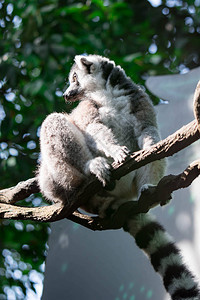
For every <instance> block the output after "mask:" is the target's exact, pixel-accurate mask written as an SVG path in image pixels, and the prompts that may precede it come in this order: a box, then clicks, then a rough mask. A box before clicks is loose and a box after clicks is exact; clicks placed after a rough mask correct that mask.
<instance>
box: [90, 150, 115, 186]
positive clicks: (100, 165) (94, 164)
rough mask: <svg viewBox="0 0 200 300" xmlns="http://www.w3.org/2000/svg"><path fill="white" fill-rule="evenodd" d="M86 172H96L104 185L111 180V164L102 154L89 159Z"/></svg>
mask: <svg viewBox="0 0 200 300" xmlns="http://www.w3.org/2000/svg"><path fill="white" fill-rule="evenodd" d="M85 172H86V174H90V173H92V174H94V175H95V176H96V177H97V178H98V180H99V181H101V182H102V184H103V186H105V185H106V183H107V182H109V180H110V165H109V164H108V162H107V160H106V158H104V157H101V156H99V157H95V158H93V159H91V160H89V161H88V162H87V164H86V167H85Z"/></svg>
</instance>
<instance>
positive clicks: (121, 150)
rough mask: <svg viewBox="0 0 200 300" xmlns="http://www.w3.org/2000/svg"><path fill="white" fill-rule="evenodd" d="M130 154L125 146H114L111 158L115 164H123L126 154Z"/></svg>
mask: <svg viewBox="0 0 200 300" xmlns="http://www.w3.org/2000/svg"><path fill="white" fill-rule="evenodd" d="M129 153H130V151H129V149H128V148H127V147H126V146H115V149H114V151H113V155H112V157H113V158H114V162H115V163H121V162H123V161H124V160H125V159H126V157H127V156H128V154H129Z"/></svg>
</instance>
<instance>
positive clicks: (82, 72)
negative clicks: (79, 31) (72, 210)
mask: <svg viewBox="0 0 200 300" xmlns="http://www.w3.org/2000/svg"><path fill="white" fill-rule="evenodd" d="M69 81H70V86H69V88H68V89H67V90H66V91H65V93H64V98H65V100H66V101H76V100H80V103H79V104H78V106H77V107H76V108H75V109H74V110H73V111H72V113H71V114H66V113H63V114H62V113H52V114H50V115H49V116H48V117H47V118H46V119H45V121H44V122H43V124H42V127H41V133H40V144H41V154H42V155H41V156H42V159H41V164H40V167H39V174H38V179H39V184H40V189H41V191H42V193H43V195H44V196H45V197H46V198H47V199H49V200H50V201H52V202H54V203H56V202H60V201H70V197H71V195H72V194H73V193H76V191H77V190H78V189H79V188H80V185H81V184H82V183H83V182H84V181H85V179H86V178H88V176H91V174H94V175H96V177H97V178H98V179H99V180H100V181H101V182H102V184H103V186H104V187H105V188H104V191H103V192H101V193H100V194H97V195H95V196H94V197H93V198H92V199H89V200H88V202H87V203H86V204H85V206H84V209H85V210H87V211H89V212H91V213H97V214H99V215H100V216H102V217H104V216H109V215H110V214H111V213H113V212H114V210H115V209H116V208H117V207H118V206H119V205H120V204H121V203H123V202H126V201H129V200H131V199H133V198H136V197H138V194H139V193H140V192H141V190H142V189H143V188H144V187H145V188H146V185H147V184H156V183H157V182H158V180H159V179H160V178H161V177H162V175H163V171H164V163H163V161H156V162H153V163H150V164H148V165H146V166H144V167H142V168H140V169H138V170H136V171H133V172H131V173H130V174H128V175H126V176H124V177H122V178H121V179H120V180H119V181H117V182H116V184H115V186H113V188H111V186H109V185H108V187H109V188H108V187H107V186H106V183H107V182H109V179H110V162H112V161H113V160H114V161H118V162H121V161H123V160H124V159H125V157H126V156H127V154H128V152H129V151H131V152H133V151H137V150H139V149H147V148H148V147H150V146H151V145H153V144H155V143H156V142H158V141H159V139H160V137H159V132H158V128H157V122H156V116H155V111H154V108H153V105H152V103H151V101H150V99H149V97H148V96H147V94H146V93H145V92H144V91H143V89H141V88H140V87H139V86H138V85H136V84H135V83H133V82H132V81H131V79H130V78H129V77H127V76H126V74H125V72H124V70H123V69H122V68H121V67H119V66H116V65H115V63H114V62H113V61H110V60H108V59H107V58H104V57H101V56H97V55H89V56H82V55H78V56H76V57H75V63H74V65H73V66H72V68H71V71H70V75H69ZM124 227H125V228H124V229H125V230H126V231H128V232H129V233H130V234H131V235H132V236H133V237H134V238H135V240H136V243H137V245H138V246H139V247H140V248H141V249H143V250H144V251H145V252H146V254H147V255H148V256H149V258H150V260H151V263H152V265H153V267H154V269H155V270H156V271H158V272H159V273H160V275H161V276H162V278H163V282H164V286H165V288H166V290H167V291H168V292H169V293H170V295H171V298H172V299H174V300H175V299H188V300H189V299H190V300H191V299H193V300H194V299H196V300H197V299H200V296H199V289H198V286H197V284H196V283H195V280H194V278H193V276H192V274H191V273H190V271H188V269H187V267H186V266H185V265H184V264H183V261H182V258H181V256H180V254H179V251H178V249H177V248H176V246H175V245H174V243H173V242H172V240H171V238H170V237H169V236H168V235H167V233H166V232H165V231H164V229H163V228H162V226H161V225H160V224H158V223H157V222H156V221H155V220H154V219H153V218H152V217H151V216H150V215H149V214H140V215H138V216H134V217H132V218H130V219H129V220H127V223H126V225H125V226H124Z"/></svg>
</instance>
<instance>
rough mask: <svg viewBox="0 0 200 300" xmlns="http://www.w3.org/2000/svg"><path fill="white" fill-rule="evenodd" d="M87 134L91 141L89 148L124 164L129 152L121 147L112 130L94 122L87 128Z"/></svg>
mask: <svg viewBox="0 0 200 300" xmlns="http://www.w3.org/2000/svg"><path fill="white" fill-rule="evenodd" d="M86 134H87V135H88V139H90V145H89V147H91V148H93V150H95V151H98V152H101V153H103V155H104V156H106V157H111V158H113V159H114V161H116V162H122V161H123V160H124V159H125V158H126V156H127V154H128V153H129V150H128V148H127V147H125V146H121V145H120V144H119V142H118V141H117V139H116V138H115V137H114V135H113V133H112V130H111V129H110V128H108V127H107V126H105V125H104V124H102V123H98V122H93V123H91V124H89V125H88V126H87V129H86Z"/></svg>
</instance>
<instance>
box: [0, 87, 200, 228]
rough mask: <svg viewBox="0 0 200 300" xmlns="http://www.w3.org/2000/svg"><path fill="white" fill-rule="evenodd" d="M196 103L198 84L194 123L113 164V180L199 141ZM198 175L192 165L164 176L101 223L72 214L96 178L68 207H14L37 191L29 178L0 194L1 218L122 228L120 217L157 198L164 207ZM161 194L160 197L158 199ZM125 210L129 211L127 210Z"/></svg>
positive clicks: (95, 186) (91, 190) (144, 208)
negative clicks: (113, 215) (155, 184)
mask: <svg viewBox="0 0 200 300" xmlns="http://www.w3.org/2000/svg"><path fill="white" fill-rule="evenodd" d="M199 102H200V84H198V85H197V88H196V90H195V96H194V104H195V106H194V107H195V108H194V111H195V117H196V118H197V121H196V120H194V121H192V122H191V123H189V124H187V125H185V126H183V127H182V128H181V129H179V130H178V131H176V132H175V133H174V134H172V135H170V136H169V137H167V138H166V139H164V140H162V141H160V142H159V143H157V144H155V145H153V146H152V147H151V148H150V149H148V150H141V151H137V152H134V153H132V154H131V155H130V156H129V157H128V158H127V159H126V161H125V162H123V163H121V164H117V163H113V165H112V167H113V170H112V178H113V179H119V178H121V177H122V176H125V175H126V174H128V173H129V172H131V171H133V170H136V169H138V168H140V167H142V166H144V165H146V164H148V163H150V162H153V161H155V160H159V159H162V158H164V157H168V156H171V155H173V154H174V153H177V152H178V151H180V150H182V149H184V148H186V147H187V146H189V145H190V144H192V143H193V142H195V141H196V140H198V139H199V138H200V132H199V130H198V126H199V125H198V122H199V120H200V117H199V115H200V114H199V107H200V104H199ZM198 175H199V162H194V163H193V164H191V165H190V166H189V167H188V168H187V169H186V170H185V171H184V172H183V173H181V174H179V175H169V176H165V177H164V178H163V179H161V181H160V182H159V184H158V185H157V187H154V188H153V189H149V190H148V191H147V193H148V195H147V194H146V195H145V194H142V195H141V197H140V199H139V200H138V201H137V202H135V201H131V202H130V203H129V202H128V203H127V204H126V205H127V206H126V205H125V204H123V205H122V206H121V207H120V208H119V209H118V211H117V213H116V214H115V217H114V219H113V218H112V220H106V219H105V220H100V219H99V218H91V217H88V216H86V215H81V214H80V213H78V212H75V211H76V210H77V208H78V207H80V206H81V205H83V204H84V203H85V202H86V201H87V200H88V199H89V198H90V197H92V196H93V195H94V194H95V193H97V192H98V191H99V190H101V189H102V186H101V183H100V182H99V181H98V180H97V179H94V180H91V181H90V182H88V183H86V184H85V185H84V187H82V188H81V189H80V190H79V192H78V194H77V195H76V196H75V197H73V198H72V199H71V203H70V204H68V202H67V201H66V203H65V204H60V205H58V204H52V205H50V206H43V207H37V208H30V207H21V206H16V205H13V203H15V202H17V201H19V200H22V199H25V198H26V197H28V196H29V195H31V194H32V193H38V192H39V186H38V183H37V178H31V179H29V180H26V181H23V182H20V183H18V184H17V185H16V186H14V187H11V188H7V189H4V190H1V191H0V202H2V203H1V204H0V218H4V219H8V218H9V219H23V220H24V219H30V220H35V221H40V222H47V221H49V222H54V221H57V220H60V219H62V218H66V217H67V218H68V219H71V220H73V221H75V222H77V223H79V224H81V225H83V226H85V227H88V228H90V229H93V230H97V229H98V230H102V229H108V228H109V229H110V228H113V226H114V228H116V226H117V228H119V227H118V226H119V225H120V227H121V226H122V225H121V224H122V223H123V222H122V221H121V220H122V219H123V215H124V217H126V218H127V214H128V212H129V211H131V213H132V214H133V213H134V214H136V213H141V212H147V211H148V210H149V209H150V208H151V207H152V206H155V205H157V204H159V203H160V202H159V201H160V200H159V199H162V202H161V205H163V204H165V203H166V202H167V201H168V200H169V199H170V198H171V193H172V192H173V191H174V190H176V189H179V188H183V187H186V186H188V185H190V184H191V182H192V181H193V180H194V179H195V178H196V177H197V176H198ZM178 184H179V185H178ZM161 194H162V197H159V195H161ZM163 195H165V198H163ZM143 198H145V201H144V200H143ZM126 207H128V208H129V209H128V210H127V209H126ZM130 207H132V209H130ZM124 212H125V213H124ZM120 214H121V215H120ZM116 217H117V219H118V223H117V222H116V221H117V220H116ZM113 220H115V222H114V223H115V224H114V225H111V223H112V222H113Z"/></svg>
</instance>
